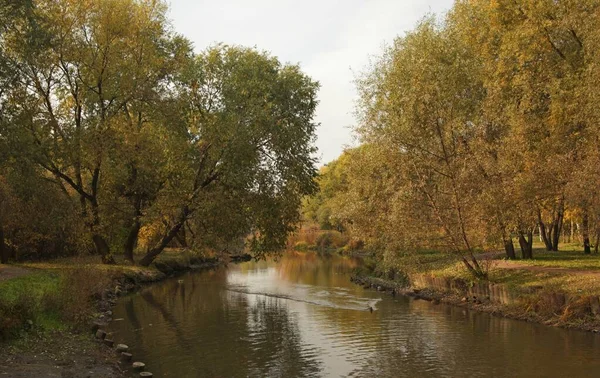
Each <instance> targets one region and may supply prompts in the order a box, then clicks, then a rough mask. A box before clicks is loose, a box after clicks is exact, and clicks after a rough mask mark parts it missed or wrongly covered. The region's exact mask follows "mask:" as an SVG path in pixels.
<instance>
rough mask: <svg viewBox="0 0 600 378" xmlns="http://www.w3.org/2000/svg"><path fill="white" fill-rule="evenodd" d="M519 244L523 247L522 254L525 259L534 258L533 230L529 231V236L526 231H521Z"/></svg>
mask: <svg viewBox="0 0 600 378" xmlns="http://www.w3.org/2000/svg"><path fill="white" fill-rule="evenodd" d="M519 246H520V247H521V256H522V258H523V260H529V259H532V258H533V232H532V231H528V232H527V238H525V233H524V232H523V231H519Z"/></svg>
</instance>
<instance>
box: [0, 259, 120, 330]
mask: <svg viewBox="0 0 600 378" xmlns="http://www.w3.org/2000/svg"><path fill="white" fill-rule="evenodd" d="M111 282H112V279H111V275H110V274H109V273H108V272H107V271H105V270H103V269H99V268H97V267H91V266H85V265H84V266H74V267H72V268H71V267H69V268H66V269H65V270H64V271H63V272H61V273H60V274H56V273H48V272H43V273H32V274H29V275H26V276H23V277H18V278H14V279H11V280H7V281H4V282H0V341H2V340H7V339H10V338H12V337H15V336H18V335H19V332H21V330H23V329H26V328H29V327H31V324H30V322H31V323H33V325H34V327H36V328H38V329H42V330H43V329H45V328H47V329H53V328H57V326H62V325H64V324H63V323H62V321H64V320H68V321H71V322H75V323H83V322H85V321H86V320H88V319H89V317H90V316H91V315H93V312H94V300H95V298H99V297H100V296H101V295H102V292H103V291H104V290H105V289H106V288H107V287H110V284H111Z"/></svg>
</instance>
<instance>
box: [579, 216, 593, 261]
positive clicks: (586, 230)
mask: <svg viewBox="0 0 600 378" xmlns="http://www.w3.org/2000/svg"><path fill="white" fill-rule="evenodd" d="M581 234H582V236H583V253H585V254H586V255H587V254H590V253H592V247H591V245H590V219H589V214H588V211H587V209H584V210H583V219H582V222H581Z"/></svg>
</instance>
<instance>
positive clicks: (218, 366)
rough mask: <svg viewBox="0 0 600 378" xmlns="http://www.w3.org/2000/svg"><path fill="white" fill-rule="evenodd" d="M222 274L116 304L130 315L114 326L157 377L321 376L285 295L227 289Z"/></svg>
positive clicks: (173, 284) (119, 312)
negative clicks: (303, 345) (303, 341)
mask: <svg viewBox="0 0 600 378" xmlns="http://www.w3.org/2000/svg"><path fill="white" fill-rule="evenodd" d="M225 279H226V276H225V272H224V271H216V272H212V273H211V274H210V277H209V279H207V276H206V275H197V274H196V275H190V276H188V277H186V278H185V280H184V282H183V283H179V282H177V280H172V281H167V282H164V283H162V284H160V285H157V286H153V287H150V288H148V289H146V290H144V291H143V292H141V293H140V294H139V295H136V296H133V297H131V298H130V299H127V300H125V301H124V302H123V303H120V304H119V306H118V307H117V308H115V315H116V316H121V317H125V318H126V320H125V321H123V322H116V323H114V326H113V327H114V328H115V329H114V330H115V332H118V337H119V339H120V340H122V341H126V342H128V343H130V344H131V346H132V349H133V353H135V355H136V357H137V358H140V359H143V360H144V362H146V363H147V364H148V366H149V369H150V370H151V371H152V372H153V373H155V374H156V375H157V376H172V377H197V376H206V377H238V376H274V377H277V376H281V377H302V376H314V375H315V374H317V372H318V371H319V362H318V361H315V359H314V358H310V357H311V355H310V353H309V354H306V353H305V352H306V351H305V350H304V349H303V347H302V340H301V337H300V331H299V329H298V325H297V323H296V321H295V319H294V317H293V314H290V312H289V311H288V309H287V306H286V304H285V301H280V300H278V299H276V298H264V297H259V296H255V295H246V294H239V293H232V292H227V291H225V290H224V289H225ZM150 324H152V325H151V326H150ZM132 326H133V327H132ZM139 328H143V330H142V331H138V332H135V329H139ZM309 352H310V351H309Z"/></svg>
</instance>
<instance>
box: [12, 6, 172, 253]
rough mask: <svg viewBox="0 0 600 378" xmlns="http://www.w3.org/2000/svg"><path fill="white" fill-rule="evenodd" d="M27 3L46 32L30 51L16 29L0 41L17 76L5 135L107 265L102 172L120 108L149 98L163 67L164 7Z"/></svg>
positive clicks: (166, 43)
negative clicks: (77, 220)
mask: <svg viewBox="0 0 600 378" xmlns="http://www.w3.org/2000/svg"><path fill="white" fill-rule="evenodd" d="M35 5H36V7H35V12H36V15H37V17H38V19H39V20H40V22H41V23H42V25H43V26H44V28H45V30H46V31H47V32H46V34H45V35H46V38H43V39H42V40H41V41H40V43H38V44H37V46H36V47H37V49H36V50H34V51H31V50H32V49H31V46H30V44H29V43H27V42H29V41H28V40H27V39H26V38H24V35H23V30H22V29H16V30H13V31H12V32H11V33H7V36H6V38H5V42H6V45H7V49H6V51H7V56H8V60H9V61H10V64H11V65H12V66H13V67H16V68H17V69H18V71H19V76H20V83H19V86H18V87H17V88H15V90H14V91H12V92H11V93H10V94H9V101H11V102H12V103H13V104H15V105H14V106H15V107H16V108H17V110H18V111H19V113H20V114H19V117H20V121H21V122H19V123H18V124H17V125H16V126H15V127H16V128H17V130H13V131H10V132H11V133H13V135H15V136H18V137H20V138H21V140H20V143H21V145H22V146H26V149H25V150H24V151H22V152H21V153H25V154H28V155H29V158H30V159H31V160H32V161H35V162H36V163H37V164H38V165H39V166H40V167H41V168H43V169H44V170H45V171H46V172H48V174H50V175H52V176H53V178H54V180H55V181H56V183H57V184H58V185H60V186H61V187H63V188H64V190H65V192H66V193H67V194H68V195H70V196H72V197H73V199H74V200H75V199H77V201H78V202H79V204H80V214H81V216H82V219H83V220H84V222H85V223H86V224H87V226H88V229H89V232H90V235H91V239H92V241H93V243H94V245H95V248H96V251H97V253H98V254H100V255H101V256H102V259H103V261H104V262H113V261H114V260H113V258H112V256H111V252H110V246H109V242H108V241H107V235H106V227H107V224H106V223H103V217H104V216H105V214H104V208H103V206H104V204H103V202H102V198H103V196H104V195H105V192H104V189H105V187H104V186H103V178H104V177H106V176H107V173H106V171H107V170H108V169H107V167H108V166H109V160H110V157H111V156H112V155H114V154H115V153H116V151H115V148H116V145H117V142H118V139H119V137H120V136H121V135H119V130H118V127H119V125H120V124H121V123H122V122H125V121H124V119H125V118H126V116H127V115H128V114H127V110H128V109H129V107H131V106H135V105H134V104H137V103H143V102H151V101H152V99H153V98H155V97H158V94H157V93H158V91H159V90H160V89H162V88H163V87H161V84H162V85H164V81H165V79H166V78H167V76H168V75H169V68H170V67H172V66H173V64H172V63H173V60H174V52H173V51H172V50H171V47H172V44H171V43H170V41H171V40H172V36H171V35H170V32H169V31H168V24H167V22H166V19H165V11H166V7H165V6H164V5H163V4H162V3H160V2H156V1H153V2H145V1H143V2H137V1H133V0H103V1H61V2H54V1H37V2H36V3H35ZM25 32H27V30H26V31H25ZM106 200H107V202H108V201H110V199H106Z"/></svg>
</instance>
